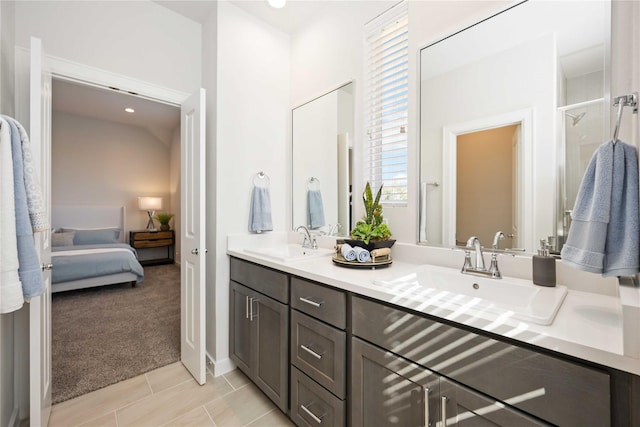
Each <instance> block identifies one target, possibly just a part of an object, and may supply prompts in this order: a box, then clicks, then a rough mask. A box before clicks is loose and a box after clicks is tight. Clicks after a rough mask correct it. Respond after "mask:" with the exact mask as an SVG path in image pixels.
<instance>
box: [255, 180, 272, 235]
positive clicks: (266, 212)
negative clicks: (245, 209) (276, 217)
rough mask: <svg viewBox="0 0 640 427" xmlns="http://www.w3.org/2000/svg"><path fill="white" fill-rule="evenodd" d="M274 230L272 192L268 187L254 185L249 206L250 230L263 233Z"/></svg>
mask: <svg viewBox="0 0 640 427" xmlns="http://www.w3.org/2000/svg"><path fill="white" fill-rule="evenodd" d="M271 230H273V222H272V220H271V193H270V191H269V188H268V187H253V192H252V193H251V206H250V207H249V231H253V232H255V233H262V232H263V231H271Z"/></svg>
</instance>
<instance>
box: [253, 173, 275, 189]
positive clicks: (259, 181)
mask: <svg viewBox="0 0 640 427" xmlns="http://www.w3.org/2000/svg"><path fill="white" fill-rule="evenodd" d="M253 185H255V186H256V187H263V188H267V187H269V185H271V179H270V178H269V175H267V174H266V173H264V172H262V171H260V172H258V173H257V174H255V175H254V176H253Z"/></svg>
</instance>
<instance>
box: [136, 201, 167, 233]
mask: <svg viewBox="0 0 640 427" xmlns="http://www.w3.org/2000/svg"><path fill="white" fill-rule="evenodd" d="M138 208H140V210H141V211H147V215H149V222H147V231H157V230H156V226H155V224H154V223H153V217H154V215H155V214H156V210H159V209H162V197H138Z"/></svg>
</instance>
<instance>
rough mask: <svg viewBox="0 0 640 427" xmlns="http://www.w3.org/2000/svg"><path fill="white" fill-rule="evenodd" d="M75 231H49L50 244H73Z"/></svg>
mask: <svg viewBox="0 0 640 427" xmlns="http://www.w3.org/2000/svg"><path fill="white" fill-rule="evenodd" d="M75 235H76V232H75V231H66V232H57V233H51V246H73V238H74V236H75Z"/></svg>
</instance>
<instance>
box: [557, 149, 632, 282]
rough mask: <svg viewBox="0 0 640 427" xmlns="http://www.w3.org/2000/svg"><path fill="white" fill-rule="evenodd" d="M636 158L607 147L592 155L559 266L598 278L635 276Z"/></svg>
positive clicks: (625, 151)
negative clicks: (569, 267)
mask: <svg viewBox="0 0 640 427" xmlns="http://www.w3.org/2000/svg"><path fill="white" fill-rule="evenodd" d="M638 208H639V205H638V153H637V151H636V149H635V147H633V146H631V145H628V144H625V143H624V142H621V141H617V142H616V143H615V144H614V143H613V141H609V142H607V143H605V144H603V145H601V146H600V147H599V148H598V150H597V151H596V152H595V153H594V155H593V157H592V158H591V161H590V162H589V165H588V166H587V170H586V171H585V174H584V177H583V179H582V183H581V184H580V189H579V191H578V196H577V198H576V203H575V206H574V209H573V213H572V222H571V228H570V230H569V236H568V238H567V243H566V244H565V245H564V247H563V249H562V253H561V255H562V262H563V263H566V264H568V265H570V266H572V267H575V268H577V269H580V270H584V271H588V272H591V273H600V274H602V275H603V276H631V275H635V274H636V273H638V272H639V271H640V248H639V242H638V239H639V238H640V225H639V219H638Z"/></svg>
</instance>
